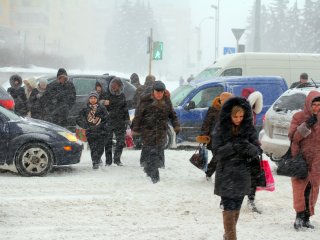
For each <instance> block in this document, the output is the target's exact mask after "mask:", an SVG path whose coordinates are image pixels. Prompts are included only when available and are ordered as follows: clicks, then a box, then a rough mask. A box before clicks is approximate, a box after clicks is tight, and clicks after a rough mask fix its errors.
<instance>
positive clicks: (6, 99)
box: [0, 86, 14, 110]
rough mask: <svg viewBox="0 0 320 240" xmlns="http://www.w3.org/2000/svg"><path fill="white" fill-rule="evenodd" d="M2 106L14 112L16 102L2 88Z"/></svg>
mask: <svg viewBox="0 0 320 240" xmlns="http://www.w3.org/2000/svg"><path fill="white" fill-rule="evenodd" d="M0 106H2V107H4V108H6V109H9V110H14V100H13V98H12V97H11V95H10V94H9V93H8V92H7V91H6V90H5V89H4V88H3V87H1V86H0Z"/></svg>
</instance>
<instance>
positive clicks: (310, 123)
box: [306, 114, 318, 128]
mask: <svg viewBox="0 0 320 240" xmlns="http://www.w3.org/2000/svg"><path fill="white" fill-rule="evenodd" d="M317 121H318V119H317V115H316V114H312V116H311V117H310V118H309V119H308V120H307V121H306V124H307V127H308V128H311V127H312V126H313V125H314V124H315V123H316V122H317Z"/></svg>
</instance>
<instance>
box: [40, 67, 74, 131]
mask: <svg viewBox="0 0 320 240" xmlns="http://www.w3.org/2000/svg"><path fill="white" fill-rule="evenodd" d="M75 101H76V90H75V87H74V85H73V83H72V82H69V81H68V74H67V71H66V70H65V69H64V68H60V69H59V70H58V72H57V80H56V81H55V82H53V83H51V84H49V85H48V87H47V90H46V91H45V93H44V95H43V97H42V98H41V103H42V105H43V107H44V120H46V121H48V122H52V123H55V124H57V125H60V126H62V127H67V126H68V115H69V111H70V109H71V108H72V106H73V105H74V103H75Z"/></svg>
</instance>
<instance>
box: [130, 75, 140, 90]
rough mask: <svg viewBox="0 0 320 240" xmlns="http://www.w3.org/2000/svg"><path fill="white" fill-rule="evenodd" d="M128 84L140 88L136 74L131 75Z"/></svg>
mask: <svg viewBox="0 0 320 240" xmlns="http://www.w3.org/2000/svg"><path fill="white" fill-rule="evenodd" d="M130 82H131V84H132V85H133V86H135V87H136V88H138V87H140V86H141V84H140V80H139V76H138V74H136V73H132V74H131V76H130Z"/></svg>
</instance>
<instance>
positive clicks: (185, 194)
mask: <svg viewBox="0 0 320 240" xmlns="http://www.w3.org/2000/svg"><path fill="white" fill-rule="evenodd" d="M192 153H193V151H183V150H182V151H176V150H167V151H166V153H165V154H166V169H160V182H159V183H158V184H152V183H151V181H150V179H149V178H147V177H146V176H145V174H144V172H143V171H142V168H140V166H139V157H140V151H137V150H124V153H123V157H122V159H123V160H122V161H123V163H124V166H123V167H118V166H115V165H112V166H111V167H102V168H100V169H99V170H97V171H93V170H92V168H91V160H90V153H89V151H87V150H85V151H84V152H83V156H82V159H81V163H80V164H77V165H74V166H71V167H61V168H57V169H55V170H54V171H53V172H52V173H50V174H49V175H48V176H46V177H41V178H40V177H39V178H36V177H34V178H26V177H20V176H19V175H17V174H16V173H12V172H4V173H0V184H1V187H0V236H1V237H0V239H4V240H25V239H28V240H29V239H30V240H31V239H32V240H38V239H39V240H40V239H41V240H49V239H50V240H53V239H59V240H64V239H66V240H69V239H78V240H79V239H80V240H87V239H88V240H89V239H90V240H91V239H97V240H100V239H101V240H102V239H103V240H109V239H110V240H113V239H116V240H131V239H137V240H149V239H150V240H151V239H161V240H165V239H166V240H171V239H172V240H179V239H181V240H182V239H183V240H186V239H187V240H215V239H222V235H223V224H222V213H221V209H219V202H220V198H219V197H217V196H215V195H214V194H213V183H212V182H208V181H206V179H205V175H204V174H203V173H202V172H201V171H200V170H198V169H196V168H195V167H193V166H192V165H191V164H190V163H189V158H190V156H191V155H192ZM271 166H272V167H274V165H273V164H272V163H271ZM274 177H275V181H276V190H275V191H274V192H271V193H270V192H265V191H263V192H258V193H257V205H258V207H259V208H260V209H261V210H262V211H263V213H262V214H261V215H260V214H256V213H252V212H250V211H249V210H248V209H247V206H246V203H247V199H246V198H245V201H244V204H243V208H242V211H241V215H240V219H239V223H238V225H237V227H238V229H237V230H238V239H240V240H241V239H246V240H254V239H270V240H271V239H272V240H275V239H284V240H289V239H290V240H295V239H296V240H301V239H308V240H316V239H319V228H320V215H316V216H313V217H312V218H311V221H312V223H314V224H315V226H316V230H306V231H303V232H296V231H295V230H294V229H293V226H292V225H293V220H294V218H295V213H294V210H293V208H292V196H291V184H290V179H289V178H286V177H280V176H276V175H274ZM319 207H320V205H319V203H318V204H317V206H316V214H317V213H318V211H319Z"/></svg>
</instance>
